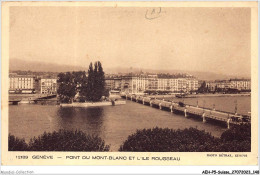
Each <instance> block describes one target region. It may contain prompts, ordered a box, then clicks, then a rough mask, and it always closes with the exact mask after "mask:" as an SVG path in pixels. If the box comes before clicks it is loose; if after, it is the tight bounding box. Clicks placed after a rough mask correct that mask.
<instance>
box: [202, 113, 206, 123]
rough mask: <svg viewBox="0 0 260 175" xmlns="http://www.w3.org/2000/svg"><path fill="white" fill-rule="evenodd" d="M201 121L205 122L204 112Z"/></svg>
mask: <svg viewBox="0 0 260 175" xmlns="http://www.w3.org/2000/svg"><path fill="white" fill-rule="evenodd" d="M202 122H203V123H206V117H205V112H203V114H202Z"/></svg>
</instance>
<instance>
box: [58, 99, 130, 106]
mask: <svg viewBox="0 0 260 175" xmlns="http://www.w3.org/2000/svg"><path fill="white" fill-rule="evenodd" d="M125 104H126V101H123V100H116V101H102V102H83V103H80V102H73V103H71V104H66V103H61V104H60V106H61V107H99V106H117V105H125Z"/></svg>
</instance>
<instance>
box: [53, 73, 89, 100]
mask: <svg viewBox="0 0 260 175" xmlns="http://www.w3.org/2000/svg"><path fill="white" fill-rule="evenodd" d="M58 83H59V86H58V90H57V93H58V95H59V100H60V101H61V102H62V103H70V102H72V101H73V98H74V97H75V95H76V94H77V93H79V94H81V95H83V96H84V92H85V87H86V84H87V77H86V73H85V71H78V72H72V73H70V72H66V73H60V74H58Z"/></svg>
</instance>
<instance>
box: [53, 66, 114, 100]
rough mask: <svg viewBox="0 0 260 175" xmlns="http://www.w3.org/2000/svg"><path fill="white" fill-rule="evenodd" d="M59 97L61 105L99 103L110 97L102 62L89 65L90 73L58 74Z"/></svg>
mask: <svg viewBox="0 0 260 175" xmlns="http://www.w3.org/2000/svg"><path fill="white" fill-rule="evenodd" d="M58 84H59V87H58V90H57V93H58V96H59V101H60V102H61V103H72V102H73V101H74V100H77V101H79V102H98V101H101V100H102V97H107V96H108V94H109V93H108V91H107V90H106V89H105V73H104V71H103V68H102V64H101V62H99V61H97V62H95V63H94V66H93V64H92V62H91V63H90V64H89V69H88V72H87V73H86V72H85V71H78V72H66V73H59V74H58Z"/></svg>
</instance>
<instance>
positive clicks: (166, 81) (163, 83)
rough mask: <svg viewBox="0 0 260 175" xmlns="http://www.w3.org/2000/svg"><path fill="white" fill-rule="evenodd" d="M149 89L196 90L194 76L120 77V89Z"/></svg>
mask: <svg viewBox="0 0 260 175" xmlns="http://www.w3.org/2000/svg"><path fill="white" fill-rule="evenodd" d="M146 90H151V91H169V92H187V93H189V92H192V91H196V90H198V80H197V79H195V78H158V77H157V76H156V75H141V76H126V77H122V81H121V91H123V92H128V93H144V92H145V91H146Z"/></svg>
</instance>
